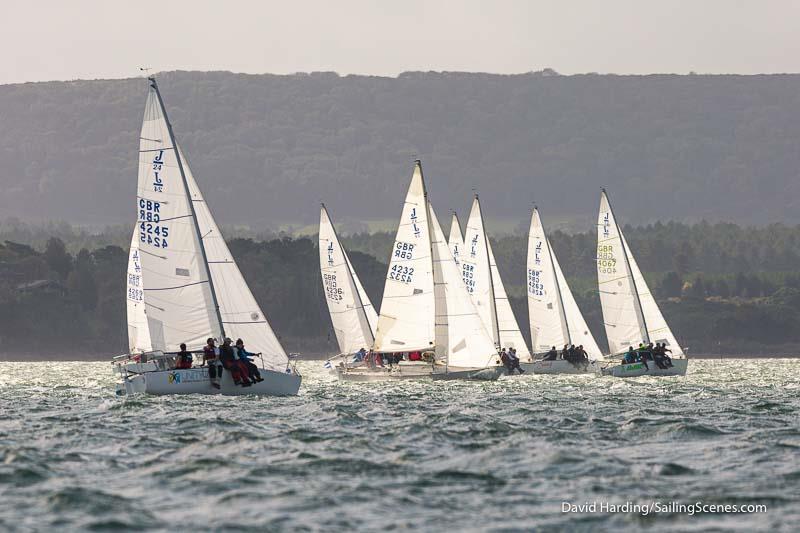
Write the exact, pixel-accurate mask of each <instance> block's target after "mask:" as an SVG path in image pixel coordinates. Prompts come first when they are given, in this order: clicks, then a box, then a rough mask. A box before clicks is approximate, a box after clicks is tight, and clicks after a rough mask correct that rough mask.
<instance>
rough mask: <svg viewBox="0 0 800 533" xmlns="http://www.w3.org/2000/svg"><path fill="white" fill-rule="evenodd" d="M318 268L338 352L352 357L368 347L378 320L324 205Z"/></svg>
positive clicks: (321, 216)
mask: <svg viewBox="0 0 800 533" xmlns="http://www.w3.org/2000/svg"><path fill="white" fill-rule="evenodd" d="M319 265H320V271H321V273H322V286H323V289H324V290H325V301H326V302H327V304H328V311H329V312H330V315H331V323H332V324H333V330H334V332H335V333H336V340H337V341H338V343H339V350H340V351H341V353H343V354H352V353H355V352H357V351H358V350H360V349H361V348H369V347H371V346H372V344H373V342H374V341H375V333H374V332H375V329H374V328H375V326H376V325H377V321H378V317H377V314H376V313H375V308H373V307H372V304H371V303H370V301H369V298H367V295H366V293H365V292H364V288H363V287H362V286H361V283H360V282H359V280H358V276H356V273H355V271H354V270H353V267H352V265H351V264H350V259H349V258H348V256H347V252H345V250H344V248H343V247H342V244H341V243H340V242H339V238H338V236H337V235H336V229H335V228H334V227H333V224H332V223H331V220H330V216H329V215H328V210H327V209H326V208H325V205H323V206H322V207H321V208H320V214H319Z"/></svg>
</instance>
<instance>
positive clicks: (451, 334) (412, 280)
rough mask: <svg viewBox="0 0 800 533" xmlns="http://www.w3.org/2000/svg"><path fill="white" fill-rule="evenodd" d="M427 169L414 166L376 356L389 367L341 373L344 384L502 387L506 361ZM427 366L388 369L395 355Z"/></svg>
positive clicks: (380, 320)
mask: <svg viewBox="0 0 800 533" xmlns="http://www.w3.org/2000/svg"><path fill="white" fill-rule="evenodd" d="M427 196H428V195H427V191H426V190H425V182H424V178H423V174H422V166H421V164H420V162H419V161H417V162H416V164H415V166H414V173H413V175H412V178H411V184H410V185H409V189H408V193H407V195H406V200H405V203H404V206H403V213H402V216H401V218H400V223H399V225H398V228H397V236H396V239H395V242H394V245H393V247H392V257H391V259H390V262H389V271H388V274H387V277H386V284H385V286H384V292H383V300H382V302H381V310H380V315H379V316H378V324H377V328H376V332H375V342H374V344H373V346H372V349H373V351H374V352H377V353H380V354H382V356H383V357H384V359H386V360H387V363H385V365H386V366H385V367H378V368H369V367H366V366H364V365H359V366H351V365H345V364H342V365H339V366H338V367H337V372H338V374H339V377H340V379H343V380H350V381H371V380H377V379H420V378H433V379H497V378H498V377H499V376H500V373H501V368H502V367H499V366H498V364H499V358H498V356H497V350H496V349H495V347H494V346H493V343H492V340H491V337H490V336H489V334H488V332H487V331H486V330H485V329H484V327H483V322H482V321H481V320H480V317H479V316H478V313H477V311H476V310H475V306H474V304H473V302H472V300H471V299H470V298H469V296H468V294H467V292H466V289H465V288H464V285H463V282H462V281H461V277H460V276H459V272H458V267H457V266H456V264H455V261H454V259H453V254H452V253H451V251H450V248H449V246H448V243H447V241H446V240H445V238H444V233H443V232H442V229H441V227H440V226H439V222H438V220H437V219H436V215H435V213H434V212H433V210H432V208H431V206H430V203H429V202H428V198H427ZM418 352H419V353H420V354H421V360H417V361H412V360H410V357H409V360H405V359H404V360H403V361H400V362H399V363H397V364H393V365H391V367H389V365H388V359H389V358H390V357H393V356H395V355H396V354H411V353H418Z"/></svg>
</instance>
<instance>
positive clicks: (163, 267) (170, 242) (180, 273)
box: [137, 80, 222, 351]
mask: <svg viewBox="0 0 800 533" xmlns="http://www.w3.org/2000/svg"><path fill="white" fill-rule="evenodd" d="M173 143H174V138H173V135H172V131H171V129H170V126H169V124H168V122H167V119H166V115H165V112H164V109H163V105H162V103H161V101H160V97H159V95H158V92H157V89H156V85H155V80H151V81H150V91H149V93H148V95H147V102H146V105H145V112H144V120H143V122H142V131H141V135H140V138H139V180H138V188H137V212H138V224H139V254H140V258H141V264H142V273H143V281H144V297H145V300H146V302H147V317H148V322H149V326H150V337H151V341H152V348H153V349H156V350H158V349H160V350H168V351H175V350H178V349H179V345H180V344H181V343H186V345H187V347H188V348H189V349H190V350H191V349H198V348H200V347H202V346H203V345H204V344H205V342H206V338H208V337H217V338H218V337H220V336H221V333H222V332H221V325H220V319H219V315H218V314H217V312H216V306H215V302H214V295H213V293H212V289H211V282H210V280H209V274H208V266H207V264H206V261H205V258H204V251H203V248H202V245H201V243H200V236H199V234H198V229H197V222H196V220H195V216H194V210H193V208H192V203H191V202H190V200H189V193H188V186H187V183H186V180H185V178H184V176H183V172H184V169H183V165H182V162H181V160H180V158H179V157H178V154H177V151H176V149H175V146H174V144H173Z"/></svg>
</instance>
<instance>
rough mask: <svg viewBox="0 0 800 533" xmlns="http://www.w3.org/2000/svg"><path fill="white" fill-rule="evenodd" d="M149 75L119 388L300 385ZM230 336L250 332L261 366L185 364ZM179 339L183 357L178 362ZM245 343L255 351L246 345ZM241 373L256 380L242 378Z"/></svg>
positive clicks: (215, 390) (219, 390) (223, 390)
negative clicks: (210, 343)
mask: <svg viewBox="0 0 800 533" xmlns="http://www.w3.org/2000/svg"><path fill="white" fill-rule="evenodd" d="M148 80H149V82H150V89H149V92H148V96H147V103H146V105H145V113H144V120H143V122H142V130H141V136H140V140H139V180H138V188H137V193H138V194H137V212H138V217H137V218H138V220H137V225H136V227H135V229H134V233H133V238H132V246H131V252H130V258H129V266H128V294H127V298H128V307H127V310H128V340H129V349H130V353H129V354H126V355H123V356H119V357H115V358H114V360H113V364H114V365H115V368H116V370H117V372H118V373H119V374H120V376H121V378H122V379H121V382H120V383H119V384H118V386H117V392H118V394H132V393H137V392H145V393H149V394H193V393H200V394H236V395H239V394H266V395H292V394H297V392H298V389H299V388H300V382H301V377H300V375H299V374H298V373H297V371H296V370H295V369H294V368H293V367H291V366H290V364H289V358H288V356H287V354H286V352H285V351H284V349H283V347H282V346H281V344H280V342H279V341H278V339H277V337H276V336H275V333H274V332H273V331H272V328H271V327H270V325H269V323H268V322H267V319H266V317H265V316H264V313H263V312H262V311H261V308H260V307H259V305H258V303H257V302H256V300H255V298H254V297H253V294H252V293H251V292H250V288H249V287H248V286H247V283H246V282H245V280H244V278H243V276H242V274H241V272H240V271H239V267H238V266H237V265H236V262H235V261H234V259H233V256H232V255H231V253H230V251H229V250H228V247H227V245H226V244H225V240H224V238H223V236H222V234H221V233H220V231H219V228H218V227H217V225H216V222H215V221H214V219H213V217H212V216H211V211H210V210H209V208H208V206H207V204H206V203H205V200H204V199H203V196H202V194H201V193H200V189H199V188H198V186H197V183H196V182H195V180H194V177H193V176H192V173H191V171H190V170H189V166H188V164H187V162H186V159H185V157H184V155H183V153H182V151H181V149H180V147H179V146H178V144H177V143H176V140H175V136H174V134H173V131H172V126H171V125H170V123H169V119H168V118H167V114H166V110H165V108H164V104H163V101H162V99H161V95H160V93H159V91H158V86H157V85H156V81H155V78H148ZM226 336H231V337H234V338H236V337H239V338H241V339H244V341H245V342H247V344H248V346H250V347H251V348H252V349H253V351H254V352H257V354H256V355H258V356H259V357H260V360H261V368H260V369H259V368H258V367H256V371H254V372H253V373H252V374H251V375H250V376H249V377H248V376H243V375H241V374H240V373H239V370H238V369H240V368H243V367H240V366H239V365H244V363H238V362H237V361H233V362H232V363H231V364H229V366H228V368H229V370H230V369H233V370H232V371H229V370H225V371H223V370H222V367H219V366H217V365H216V363H210V364H212V365H214V366H213V368H214V375H213V376H212V375H209V374H210V367H194V368H191V363H188V365H189V367H185V366H186V363H187V362H188V358H189V357H191V356H190V354H197V355H199V354H200V352H201V349H202V347H203V346H204V345H205V344H206V339H207V338H209V337H210V338H213V339H224V338H225V337H226ZM182 345H185V350H184V348H183V347H182ZM179 349H180V350H181V355H180V357H181V363H182V364H176V363H177V361H176V354H177V353H178V350H179ZM226 350H228V347H227V346H225V347H224V351H223V352H220V353H219V356H220V358H222V356H223V355H225V354H226V353H228V352H227V351H226ZM230 350H231V352H230V353H235V352H233V348H232V347H230ZM242 352H243V353H247V352H244V349H243V347H242V348H241V350H240V352H239V353H242ZM210 353H212V354H214V355H217V354H215V353H214V351H213V350H212V351H211V352H210ZM223 362H224V363H225V362H226V361H223ZM233 363H236V364H235V365H234V364H233ZM181 366H184V367H185V368H179V367H181ZM232 372H236V373H235V374H233V377H232ZM257 376H260V377H257ZM214 378H216V379H214ZM234 378H235V379H236V380H237V381H239V383H241V384H243V385H250V386H246V387H245V386H239V385H236V384H234ZM251 379H252V381H251ZM259 379H260V381H259ZM251 383H252V384H251Z"/></svg>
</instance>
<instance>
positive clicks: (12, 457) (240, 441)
mask: <svg viewBox="0 0 800 533" xmlns="http://www.w3.org/2000/svg"><path fill="white" fill-rule="evenodd" d="M798 369H800V360H794V361H793V360H771V361H761V362H759V361H751V360H728V361H725V362H720V361H698V360H693V361H691V363H690V367H689V375H688V376H687V377H685V378H673V379H664V378H662V379H653V378H638V379H635V380H627V381H622V380H614V379H613V378H599V377H586V376H565V377H550V376H526V377H524V378H521V379H520V378H513V379H508V378H503V379H501V380H500V381H498V382H495V383H471V382H436V383H412V382H406V383H378V384H375V383H373V384H339V383H338V382H336V381H335V380H334V378H332V377H330V376H328V375H327V374H325V373H324V372H323V371H322V369H321V368H320V365H319V363H301V370H302V371H303V372H304V374H305V381H304V385H303V388H302V389H301V395H300V396H299V397H296V398H235V399H234V398H223V397H213V398H205V397H188V396H187V397H136V398H127V399H117V398H115V397H114V396H113V380H114V378H113V376H112V375H111V371H110V365H108V364H102V363H30V364H28V363H0V414H1V415H2V418H0V530H11V531H15V530H20V531H25V530H83V529H92V530H103V529H130V528H137V529H138V528H142V529H154V530H164V531H167V530H206V529H227V528H231V529H241V530H247V529H253V530H267V529H268V530H352V529H364V530H390V529H411V528H414V529H422V530H436V531H441V530H451V531H457V530H518V529H526V530H528V529H568V530H573V531H574V530H582V529H586V530H588V529H598V528H602V529H606V528H615V529H620V528H622V529H637V528H640V527H650V528H653V529H657V530H676V531H685V530H687V529H691V530H703V529H707V528H719V529H725V528H733V529H742V530H762V529H763V530H775V529H782V530H787V531H788V530H792V529H794V528H796V527H797V524H798V522H800V501H799V499H800V418H799V416H798V409H800V384H799V383H798V377H797V373H798ZM564 501H570V502H573V503H585V502H598V505H599V504H600V502H612V503H618V504H621V503H624V502H626V501H630V502H636V503H648V502H650V501H659V502H663V503H668V502H671V501H677V502H681V503H694V502H698V501H701V502H703V503H728V504H765V505H767V512H766V513H762V514H711V513H706V514H695V515H694V516H690V515H688V514H676V513H672V514H668V513H660V514H656V513H651V514H648V515H646V516H645V515H643V514H641V513H593V514H592V513H586V514H571V513H562V502H564Z"/></svg>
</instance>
